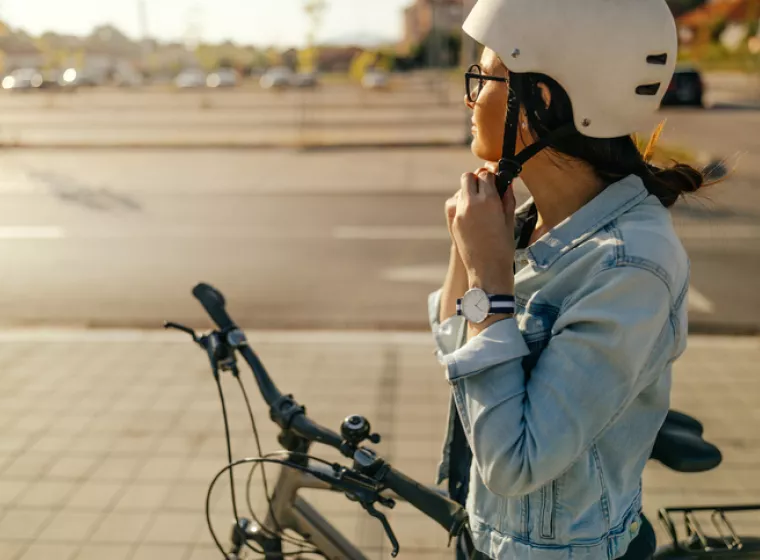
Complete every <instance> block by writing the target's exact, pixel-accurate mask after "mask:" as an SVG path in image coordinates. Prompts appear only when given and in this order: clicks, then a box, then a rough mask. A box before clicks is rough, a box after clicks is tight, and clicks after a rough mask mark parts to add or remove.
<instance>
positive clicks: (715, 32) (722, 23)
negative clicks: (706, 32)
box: [710, 17, 728, 42]
mask: <svg viewBox="0 0 760 560" xmlns="http://www.w3.org/2000/svg"><path fill="white" fill-rule="evenodd" d="M727 25H728V22H727V21H726V18H724V17H722V18H720V19H717V20H716V21H715V22H713V24H712V25H711V26H710V40H711V41H713V42H717V41H719V40H720V36H721V35H722V34H723V32H724V31H725V30H726V26H727Z"/></svg>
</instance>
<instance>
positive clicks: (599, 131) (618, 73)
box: [462, 0, 678, 194]
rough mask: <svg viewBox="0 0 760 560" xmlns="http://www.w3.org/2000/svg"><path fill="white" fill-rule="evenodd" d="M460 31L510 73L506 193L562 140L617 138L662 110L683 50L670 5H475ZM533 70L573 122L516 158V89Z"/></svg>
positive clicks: (594, 0) (596, 0) (541, 0)
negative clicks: (556, 87) (563, 99)
mask: <svg viewBox="0 0 760 560" xmlns="http://www.w3.org/2000/svg"><path fill="white" fill-rule="evenodd" d="M462 28H463V29H464V31H465V33H467V34H468V35H469V36H470V37H472V38H473V39H474V40H476V41H477V42H479V43H481V44H482V45H484V46H486V47H488V48H490V49H491V50H493V51H494V52H495V53H496V54H497V55H499V57H500V58H501V60H502V61H503V62H504V64H505V65H506V66H507V69H508V70H509V79H510V89H511V90H512V95H510V111H509V112H508V116H507V126H506V129H505V136H504V138H505V141H504V154H503V156H502V160H501V161H500V165H499V167H500V174H499V175H500V177H501V182H502V183H503V185H502V186H503V189H506V187H508V185H509V183H511V181H512V180H513V179H514V177H516V176H517V175H519V173H520V171H521V169H522V164H523V163H525V161H527V160H528V159H529V158H530V157H532V156H533V155H535V154H536V153H538V152H539V151H540V150H541V149H543V148H545V147H546V146H547V145H549V144H550V143H551V142H552V141H554V140H556V139H558V138H560V137H562V136H567V135H570V134H577V133H580V134H582V135H585V136H589V137H593V138H615V137H619V136H626V135H629V134H632V133H634V132H635V131H636V130H638V129H639V128H640V127H641V125H642V124H645V123H646V122H647V121H648V119H649V118H650V117H651V116H652V115H653V114H654V113H655V112H656V111H657V109H658V108H659V106H660V101H661V99H662V96H663V95H664V94H665V90H666V89H667V87H668V84H669V83H670V80H671V77H672V75H673V71H674V69H675V64H676V57H677V51H678V39H677V33H676V26H675V22H674V20H673V15H672V14H671V12H670V8H668V6H667V4H666V3H665V0H478V2H477V4H476V5H475V7H474V8H473V9H472V12H470V15H469V16H468V18H467V20H466V21H465V23H464V25H463V27H462ZM528 72H531V73H540V74H545V75H547V76H549V77H551V78H552V79H553V80H555V81H556V82H557V83H559V84H560V85H561V86H562V87H563V88H564V90H565V91H566V92H567V95H568V97H569V98H570V102H571V104H572V108H573V120H574V124H573V125H566V126H563V127H561V128H560V129H557V130H555V131H552V133H550V134H549V135H548V137H547V138H542V139H541V140H540V141H539V142H536V143H535V144H533V145H531V146H529V147H528V148H526V149H525V150H523V151H522V152H521V153H520V154H517V155H516V154H515V153H514V151H515V143H516V137H517V120H518V114H519V111H518V110H515V109H516V108H519V106H520V105H519V104H520V100H519V99H517V96H516V95H515V94H514V92H517V91H520V88H519V87H517V86H518V85H519V84H520V83H521V80H522V78H521V75H522V74H525V73H528ZM510 175H512V177H511V178H510V177H509V176H510ZM504 185H506V186H504ZM503 189H500V190H502V191H503ZM502 194H503V192H502Z"/></svg>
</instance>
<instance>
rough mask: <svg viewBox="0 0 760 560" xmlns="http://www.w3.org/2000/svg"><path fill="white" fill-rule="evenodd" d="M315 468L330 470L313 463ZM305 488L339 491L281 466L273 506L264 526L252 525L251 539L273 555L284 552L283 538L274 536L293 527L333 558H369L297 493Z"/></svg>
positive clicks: (357, 559) (305, 474)
mask: <svg viewBox="0 0 760 560" xmlns="http://www.w3.org/2000/svg"><path fill="white" fill-rule="evenodd" d="M310 468H311V469H312V470H322V471H324V472H325V473H326V474H329V472H330V471H329V470H328V469H327V468H326V467H324V466H322V465H319V466H310ZM304 488H310V489H316V490H328V491H338V490H335V489H334V488H333V487H331V486H330V485H329V484H327V483H326V482H323V481H321V480H319V479H318V478H316V477H314V476H312V475H311V474H309V473H306V472H303V471H299V470H296V469H289V468H286V467H281V468H280V472H279V475H278V478H277V482H276V483H275V487H274V492H273V495H272V501H271V509H270V511H269V513H268V514H267V517H266V521H265V522H264V525H265V527H263V528H259V527H253V528H252V530H249V531H248V532H249V538H250V539H251V540H255V541H256V542H258V544H259V545H261V546H262V548H263V549H264V550H265V552H268V553H271V554H272V558H280V556H277V555H278V554H279V553H281V552H282V541H281V540H280V538H279V537H277V536H273V535H276V533H278V532H279V531H278V529H281V530H285V529H290V530H291V531H294V532H296V533H298V534H299V535H300V536H301V537H303V538H304V539H306V540H307V541H308V542H310V543H312V544H313V545H314V546H316V547H317V548H318V549H319V551H320V552H322V553H323V554H324V555H325V556H326V557H327V558H329V559H330V560H369V559H368V558H367V557H366V556H365V555H364V554H362V553H361V551H360V550H359V549H358V548H356V547H355V546H354V545H353V544H351V542H349V540H348V539H347V538H346V537H345V536H343V535H342V534H341V533H340V531H338V530H337V529H336V528H335V527H333V526H332V525H331V524H330V522H329V521H328V520H327V519H325V518H324V517H323V516H322V515H321V514H320V513H319V512H318V511H317V510H316V509H315V508H314V507H313V506H312V505H311V504H309V502H307V501H306V500H305V499H303V498H302V497H301V496H299V495H298V492H299V490H301V489H304Z"/></svg>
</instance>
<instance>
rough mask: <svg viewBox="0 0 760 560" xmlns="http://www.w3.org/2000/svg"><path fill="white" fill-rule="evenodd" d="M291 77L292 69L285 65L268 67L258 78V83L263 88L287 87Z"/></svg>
mask: <svg viewBox="0 0 760 560" xmlns="http://www.w3.org/2000/svg"><path fill="white" fill-rule="evenodd" d="M292 79H293V71H292V70H291V69H290V68H286V67H285V66H277V67H275V68H270V69H269V70H267V71H266V72H265V73H264V75H263V76H262V77H261V80H259V85H260V86H261V87H262V88H264V89H273V88H283V87H288V86H289V85H290V84H291V82H292Z"/></svg>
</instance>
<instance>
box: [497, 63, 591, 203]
mask: <svg viewBox="0 0 760 560" xmlns="http://www.w3.org/2000/svg"><path fill="white" fill-rule="evenodd" d="M524 85H525V76H524V74H516V73H514V72H509V102H508V104H507V121H506V124H505V125H504V143H503V145H502V152H501V159H500V160H499V170H498V172H497V173H496V189H497V190H498V191H499V197H500V198H503V197H504V195H505V194H506V192H507V190H508V189H509V187H510V186H511V185H512V182H513V181H514V180H515V179H516V178H517V177H519V175H520V173H522V169H523V165H524V164H525V162H526V161H528V160H529V159H530V158H532V157H533V156H535V155H536V154H537V153H539V152H540V151H541V150H543V149H544V148H546V147H548V146H550V145H551V144H552V143H553V142H556V141H557V140H559V139H560V138H565V137H566V136H571V135H573V134H576V133H577V132H578V131H577V130H576V128H575V125H574V124H573V123H568V124H566V125H563V126H560V127H559V128H557V129H555V130H552V131H551V132H550V133H549V134H547V135H546V136H545V137H544V138H541V139H540V140H537V141H536V142H534V143H533V144H531V145H530V146H528V147H526V148H524V149H523V150H521V151H520V153H519V154H515V151H516V150H517V132H518V129H519V126H520V94H518V92H520V93H522V92H524V91H525V88H524Z"/></svg>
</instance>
